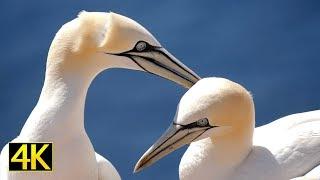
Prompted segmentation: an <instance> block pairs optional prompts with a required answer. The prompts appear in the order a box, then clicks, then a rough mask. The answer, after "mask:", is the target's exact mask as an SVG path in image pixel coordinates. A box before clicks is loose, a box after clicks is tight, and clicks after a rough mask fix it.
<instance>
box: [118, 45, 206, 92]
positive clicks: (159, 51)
mask: <svg viewBox="0 0 320 180" xmlns="http://www.w3.org/2000/svg"><path fill="white" fill-rule="evenodd" d="M116 55H120V56H125V57H128V58H130V59H131V60H132V61H134V62H135V63H136V64H137V65H138V66H139V67H140V68H141V70H143V71H145V72H149V73H151V74H155V75H158V76H160V77H163V78H165V79H168V80H171V81H173V82H175V83H177V84H180V85H182V86H184V87H186V88H190V87H191V86H193V85H194V84H195V83H196V82H197V81H198V80H200V79H201V78H200V77H199V76H198V75H197V74H196V73H194V72H193V71H192V70H191V69H189V68H188V67H187V66H186V65H184V64H183V63H182V62H180V61H179V60H178V59H177V58H175V57H174V56H173V55H172V54H170V53H169V52H168V51H167V50H166V49H164V48H162V47H153V48H152V49H150V50H149V51H146V52H137V51H127V52H123V53H120V54H116Z"/></svg>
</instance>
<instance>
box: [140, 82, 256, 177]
mask: <svg viewBox="0 0 320 180" xmlns="http://www.w3.org/2000/svg"><path fill="white" fill-rule="evenodd" d="M253 129H254V104H253V100H252V97H251V95H250V93H249V92H248V91H247V90H246V89H245V88H243V87H242V86H241V85H239V84H237V83H234V82H232V81H230V80H227V79H223V78H204V79H202V80H200V81H199V82H197V83H196V84H195V85H194V86H193V87H192V88H190V90H189V91H188V92H186V93H185V95H184V96H183V97H182V99H181V100H180V103H179V105H178V108H177V112H176V115H175V118H174V121H173V123H172V125H171V126H170V127H169V128H168V130H167V131H166V132H165V133H164V134H163V135H162V136H161V138H160V139H159V140H157V142H156V143H155V144H154V145H153V146H151V147H150V148H149V150H148V151H147V152H146V153H145V154H144V155H143V156H142V157H141V158H140V160H139V161H138V163H137V164H136V167H135V171H140V170H142V169H143V168H145V167H147V166H150V165H151V164H153V163H154V162H156V161H157V160H159V159H161V158H162V157H164V156H166V155H167V154H169V153H171V152H173V151H174V150H176V149H178V148H180V147H182V146H183V145H185V144H189V143H191V142H195V141H199V140H201V139H204V138H211V139H212V141H213V144H215V143H217V141H218V142H219V141H224V140H226V139H228V140H230V139H231V140H232V139H237V138H235V137H244V136H246V137H245V138H243V139H249V140H250V141H251V140H252V139H250V138H252V134H253ZM237 140H239V139H237ZM235 141H236V140H235ZM235 143H237V142H235Z"/></svg>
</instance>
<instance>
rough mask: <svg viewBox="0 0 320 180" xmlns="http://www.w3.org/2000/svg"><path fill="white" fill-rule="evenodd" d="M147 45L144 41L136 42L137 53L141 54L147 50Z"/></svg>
mask: <svg viewBox="0 0 320 180" xmlns="http://www.w3.org/2000/svg"><path fill="white" fill-rule="evenodd" d="M147 46H148V44H147V43H146V42H144V41H139V42H137V44H136V46H135V48H136V50H137V51H139V52H142V51H144V50H145V49H146V48H147Z"/></svg>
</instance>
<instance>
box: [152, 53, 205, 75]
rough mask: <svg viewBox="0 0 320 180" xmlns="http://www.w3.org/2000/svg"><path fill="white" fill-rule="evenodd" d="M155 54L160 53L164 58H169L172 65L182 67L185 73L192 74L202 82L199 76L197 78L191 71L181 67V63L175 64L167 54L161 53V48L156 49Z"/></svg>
mask: <svg viewBox="0 0 320 180" xmlns="http://www.w3.org/2000/svg"><path fill="white" fill-rule="evenodd" d="M154 51H155V52H158V53H160V54H162V55H163V56H165V57H166V58H168V59H169V60H170V61H171V62H172V63H174V64H175V65H177V66H178V67H180V68H181V69H183V70H184V71H185V72H187V73H189V74H191V75H192V76H193V77H194V78H196V79H198V80H200V79H199V78H198V77H197V76H195V75H194V74H193V73H192V72H190V71H189V70H187V69H185V68H184V67H183V66H181V65H180V64H179V63H177V62H175V61H174V60H172V58H171V57H170V56H169V55H168V54H166V53H165V52H163V51H161V48H154Z"/></svg>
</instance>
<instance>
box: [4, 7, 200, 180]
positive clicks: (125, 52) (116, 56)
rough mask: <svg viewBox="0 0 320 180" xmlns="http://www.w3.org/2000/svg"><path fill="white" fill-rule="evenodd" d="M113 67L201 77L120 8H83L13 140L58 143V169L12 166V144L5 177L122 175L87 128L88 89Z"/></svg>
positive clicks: (53, 53) (59, 40) (178, 78)
mask: <svg viewBox="0 0 320 180" xmlns="http://www.w3.org/2000/svg"><path fill="white" fill-rule="evenodd" d="M109 68H126V69H133V70H139V71H145V72H149V73H151V74H156V75H159V76H161V77H164V78H166V79H169V80H172V81H174V82H176V83H178V84H180V85H183V86H185V87H191V86H192V85H193V84H194V83H196V82H197V81H198V80H199V79H200V78H199V76H197V75H196V74H195V73H194V72H193V71H191V70H190V69H189V68H187V67H186V66H185V65H183V64H182V63H181V62H179V60H177V59H176V58H175V57H174V56H172V55H171V54H170V53H169V52H167V51H166V50H165V49H164V48H163V47H162V46H161V45H160V43H159V42H158V41H157V40H156V39H155V38H154V37H153V36H152V35H151V34H150V33H149V32H148V31H147V30H146V29H145V28H144V27H142V26H141V25H140V24H138V23H137V22H135V21H133V20H131V19H129V18H127V17H124V16H121V15H118V14H115V13H102V12H82V13H80V14H79V16H78V18H76V19H74V20H72V21H71V22H69V23H67V24H65V25H63V26H62V27H61V29H60V30H59V32H58V33H57V34H56V36H55V38H54V40H53V42H52V44H51V46H50V50H49V53H48V58H47V66H46V75H45V81H44V85H43V88H42V91H41V95H40V98H39V100H38V103H37V105H36V106H35V108H34V109H33V111H32V113H31V114H30V116H29V117H28V119H27V121H26V122H25V124H24V126H23V128H22V130H21V132H20V134H19V136H18V137H17V138H15V139H14V140H12V141H11V142H23V143H24V142H52V143H53V171H52V172H14V171H8V161H9V160H8V145H6V146H5V147H4V148H3V149H2V151H1V156H0V179H1V180H44V179H45V180H98V179H99V180H107V179H108V180H109V179H112V180H117V179H120V176H119V174H118V172H117V171H116V169H115V168H114V167H113V166H112V164H111V163H110V162H108V161H107V160H106V159H105V158H103V157H102V156H100V155H99V154H97V153H95V151H94V148H93V146H92V144H91V142H90V139H89V138H88V136H87V133H86V131H85V127H84V107H85V98H86V94H87V90H88V88H89V86H90V83H91V82H92V80H93V79H94V78H95V77H96V75H97V74H98V73H100V72H101V71H103V70H105V69H109Z"/></svg>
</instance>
